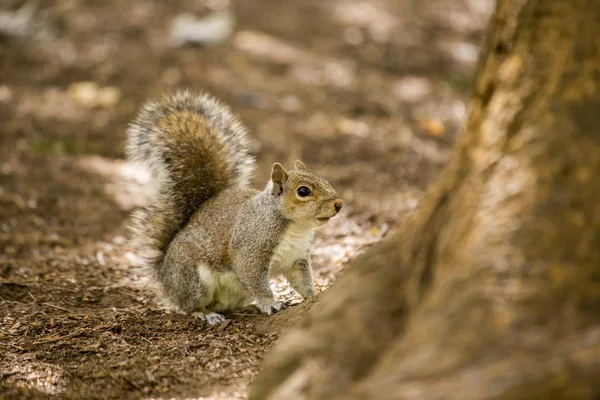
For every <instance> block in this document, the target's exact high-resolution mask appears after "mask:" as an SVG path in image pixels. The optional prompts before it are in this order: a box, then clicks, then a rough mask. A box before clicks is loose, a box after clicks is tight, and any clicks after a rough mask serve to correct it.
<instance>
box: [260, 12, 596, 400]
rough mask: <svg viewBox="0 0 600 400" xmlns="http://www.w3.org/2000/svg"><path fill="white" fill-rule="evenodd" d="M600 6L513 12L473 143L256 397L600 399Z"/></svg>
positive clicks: (494, 46)
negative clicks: (412, 216) (410, 218)
mask: <svg viewBox="0 0 600 400" xmlns="http://www.w3.org/2000/svg"><path fill="white" fill-rule="evenodd" d="M599 89H600V2H595V1H585V0H499V1H498V4H497V7H496V13H495V16H494V18H493V20H492V22H491V27H490V32H489V35H488V39H487V43H486V51H485V54H484V55H483V57H482V62H481V65H480V68H479V71H478V77H477V81H476V86H475V93H474V96H473V99H472V103H471V108H470V113H469V117H468V120H467V125H466V129H465V133H464V134H463V136H462V137H461V139H460V142H459V143H458V144H457V147H456V149H455V152H454V155H453V158H452V160H451V162H450V164H449V166H448V168H447V169H446V170H445V171H444V174H443V177H442V179H440V181H439V182H438V183H437V184H436V185H434V187H432V188H431V190H430V191H429V192H428V194H427V196H426V198H425V200H424V202H423V204H422V206H421V209H420V211H419V212H418V213H417V214H416V215H415V217H414V218H412V220H411V221H410V222H409V223H407V224H406V225H405V226H404V227H403V228H402V229H401V230H400V231H399V232H397V233H396V234H395V235H394V236H393V237H392V238H390V239H389V240H387V241H386V242H384V243H381V244H380V245H378V246H376V247H374V248H373V249H372V250H371V251H369V252H367V253H366V254H364V255H363V256H361V257H359V258H357V259H356V260H355V261H354V262H353V263H352V265H350V266H349V267H348V268H347V273H346V274H344V276H342V277H341V279H340V280H339V281H338V282H337V284H336V285H334V287H333V288H332V289H330V290H329V291H327V292H326V293H325V294H324V295H323V296H322V297H321V298H320V299H319V301H318V304H317V305H316V306H315V307H313V309H312V310H311V312H310V313H309V315H308V317H307V318H306V319H305V320H304V321H303V323H301V324H300V325H299V326H298V327H297V328H296V329H295V330H294V331H292V332H291V333H290V334H288V335H287V336H285V337H284V338H283V339H282V341H281V342H280V343H279V345H278V346H277V348H276V349H275V351H274V353H273V354H271V356H270V357H269V358H268V359H267V361H266V362H265V364H264V368H263V370H262V372H261V373H260V374H259V375H258V376H257V378H256V380H255V382H254V386H253V388H252V392H251V398H252V399H279V398H287V399H304V398H306V399H334V398H335V399H338V398H346V399H401V398H423V399H436V398H444V399H488V398H502V399H516V398H528V399H533V398H594V397H595V398H598V396H599V395H600V92H599Z"/></svg>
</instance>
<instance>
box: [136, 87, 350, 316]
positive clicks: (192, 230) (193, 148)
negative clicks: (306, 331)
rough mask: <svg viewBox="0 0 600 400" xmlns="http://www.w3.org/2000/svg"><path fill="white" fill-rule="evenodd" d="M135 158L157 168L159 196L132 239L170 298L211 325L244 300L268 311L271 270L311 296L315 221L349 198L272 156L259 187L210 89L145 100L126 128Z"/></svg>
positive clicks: (141, 213) (235, 129)
mask: <svg viewBox="0 0 600 400" xmlns="http://www.w3.org/2000/svg"><path fill="white" fill-rule="evenodd" d="M126 153H127V157H128V159H129V160H131V161H134V162H138V163H142V164H144V165H145V166H146V167H147V168H149V170H150V172H151V173H152V179H153V184H154V188H155V195H154V198H153V199H152V201H151V202H150V204H149V205H147V206H145V207H143V208H141V209H140V210H138V211H136V212H135V213H134V215H133V225H132V228H133V233H134V241H135V243H136V245H137V246H138V247H139V249H140V256H141V257H142V260H143V264H144V266H146V267H149V269H150V271H151V272H152V275H153V277H154V280H155V281H156V282H157V283H158V284H159V285H158V286H159V287H160V288H161V289H162V290H161V291H162V293H163V295H164V297H166V299H167V300H169V301H170V303H171V304H172V305H173V306H174V307H175V308H176V309H177V310H178V311H180V312H182V313H184V314H188V315H195V316H197V317H199V318H202V319H203V320H205V321H207V322H208V323H209V324H216V323H219V322H221V321H222V320H224V317H223V315H221V314H219V312H226V311H231V310H235V309H238V308H243V307H246V306H248V305H249V304H250V303H252V301H255V304H256V306H257V307H258V309H259V310H260V311H261V312H263V313H265V314H272V313H273V312H276V311H278V310H280V309H281V308H282V307H283V306H284V305H283V304H282V302H280V301H276V300H275V298H274V297H273V291H272V289H271V286H270V282H269V279H270V276H272V275H274V274H283V275H284V277H286V279H287V280H288V281H289V283H290V285H291V286H292V288H293V289H294V290H296V291H297V292H298V293H299V294H300V295H302V296H303V297H304V298H307V297H310V296H312V295H313V294H314V290H315V289H314V283H313V274H312V267H311V261H310V248H311V244H312V239H313V231H314V228H316V227H318V226H321V225H323V224H325V223H326V222H327V221H328V220H329V219H330V218H331V217H333V216H335V215H336V214H338V212H339V211H340V209H341V208H342V207H343V205H344V202H343V200H342V199H341V198H340V197H339V196H338V195H337V193H336V191H335V190H334V189H333V187H332V186H331V184H330V183H329V182H328V181H326V180H325V179H323V178H321V177H320V176H318V175H316V174H315V173H313V172H311V171H309V170H308V169H307V168H306V166H305V165H304V164H303V163H302V162H301V161H296V162H295V168H294V169H293V170H289V171H287V170H286V169H285V168H284V167H283V166H282V165H281V164H279V163H275V164H274V165H273V169H272V172H271V178H270V180H269V181H268V182H267V184H266V186H265V188H264V189H263V190H262V191H259V190H256V189H252V188H249V187H248V186H249V180H250V177H251V174H252V173H253V170H254V167H255V161H254V158H253V157H252V156H251V154H250V151H249V145H248V138H247V131H246V128H245V127H244V126H243V125H242V124H241V123H240V122H239V121H238V119H237V117H236V116H234V115H233V114H232V112H231V111H230V109H229V108H228V107H227V106H226V105H224V104H223V103H221V102H220V101H219V100H217V99H215V98H214V97H212V96H211V95H209V94H207V93H199V94H194V93H192V92H190V91H181V92H177V93H175V94H174V95H171V96H166V97H165V98H163V99H162V100H161V101H158V102H155V101H149V102H147V103H146V104H145V105H144V106H143V107H142V109H141V111H140V112H139V115H138V116H137V118H136V119H135V120H134V122H133V123H132V124H131V125H130V127H129V129H128V131H127V145H126Z"/></svg>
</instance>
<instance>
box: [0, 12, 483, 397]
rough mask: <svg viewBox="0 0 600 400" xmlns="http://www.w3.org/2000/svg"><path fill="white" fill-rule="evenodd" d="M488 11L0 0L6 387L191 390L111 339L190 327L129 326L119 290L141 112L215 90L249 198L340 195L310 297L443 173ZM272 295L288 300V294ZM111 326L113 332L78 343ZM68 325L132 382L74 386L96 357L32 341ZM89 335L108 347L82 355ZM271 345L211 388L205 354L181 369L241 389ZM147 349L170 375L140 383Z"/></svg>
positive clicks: (137, 303) (127, 300)
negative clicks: (243, 154)
mask: <svg viewBox="0 0 600 400" xmlns="http://www.w3.org/2000/svg"><path fill="white" fill-rule="evenodd" d="M492 11H493V1H491V0H362V1H361V0H329V1H319V0H293V1H292V0H289V1H282V0H264V1H260V2H259V1H253V0H236V1H231V0H196V1H190V0H186V1H184V0H168V1H167V0H165V1H158V0H157V1H151V0H130V1H117V0H102V1H101V0H56V1H51V0H37V1H28V2H24V1H17V0H0V279H2V281H0V282H3V284H2V285H0V301H1V302H0V322H1V323H2V325H0V328H1V329H0V344H2V343H3V344H4V346H5V349H9V350H10V352H9V353H4V355H0V366H1V367H2V368H3V370H4V372H5V373H6V372H9V373H10V374H9V375H7V376H9V378H6V379H4V381H3V382H0V383H2V384H5V385H9V386H10V387H16V386H15V385H17V383H18V384H19V385H21V386H23V387H35V388H37V389H36V390H46V389H43V388H44V387H45V388H47V390H48V391H49V392H52V391H53V390H54V391H56V392H60V391H62V390H65V387H70V386H69V384H67V383H66V382H68V381H77V382H79V383H77V384H76V385H75V388H79V389H77V390H84V389H83V388H86V390H93V387H94V385H96V387H101V386H102V385H105V384H106V382H107V381H110V382H113V383H114V381H115V379H116V380H117V383H120V384H124V385H125V386H126V387H128V388H130V389H131V390H134V391H139V392H144V393H146V392H154V391H157V392H160V390H161V389H160V388H161V387H166V388H171V389H172V388H173V385H176V384H179V385H182V387H183V386H185V387H187V388H189V387H190V385H192V383H190V382H195V383H194V384H195V385H200V383H202V381H201V380H200V381H198V380H194V379H192V378H193V377H194V376H195V375H192V376H191V377H190V380H189V381H186V379H185V378H174V377H173V376H174V375H177V374H175V373H174V372H173V371H175V370H176V369H173V368H175V367H174V365H176V363H177V362H178V361H177V360H179V359H181V357H182V355H181V354H180V352H178V351H176V350H173V346H171V347H169V346H170V345H169V343H170V342H166V343H165V344H164V345H161V346H162V347H160V346H159V347H156V346H157V345H156V343H154V346H155V347H152V345H153V344H152V343H150V344H148V343H146V341H144V340H141V339H139V336H140V335H138V334H134V333H135V332H134V333H132V336H131V337H128V338H127V339H126V340H125V342H126V344H123V343H122V341H121V340H120V339H118V338H117V339H115V337H116V336H115V335H117V336H118V334H120V333H119V332H121V328H123V331H124V332H125V331H127V329H126V328H124V326H126V325H127V324H132V323H133V322H135V324H139V326H140V327H139V329H140V332H145V333H144V335H145V336H144V335H142V336H143V337H145V338H147V337H153V335H154V334H155V333H156V332H159V333H160V332H163V330H164V329H167V330H168V329H171V328H165V326H166V324H167V322H168V321H170V322H171V323H172V325H171V326H172V329H174V330H176V331H177V334H173V333H172V332H171V331H169V332H171V334H169V335H170V336H169V337H170V338H172V339H170V340H173V341H174V343H181V341H182V340H184V341H185V340H190V336H189V335H190V332H189V331H190V329H189V326H188V325H189V322H186V321H185V320H173V319H172V318H173V317H172V316H168V315H165V314H164V313H163V314H161V313H160V312H159V311H156V315H153V317H152V318H150V319H149V318H146V317H141V316H140V315H138V314H139V310H145V309H147V308H148V304H149V302H150V303H151V300H149V299H151V297H149V296H147V295H146V293H145V292H140V291H138V290H137V289H135V288H134V287H132V286H131V285H130V284H129V283H127V284H124V283H123V282H124V281H125V282H131V281H135V280H136V279H137V278H136V276H135V275H134V274H133V273H132V272H131V271H130V269H129V267H130V266H131V265H132V264H133V256H132V253H131V252H132V249H129V248H128V247H127V244H126V236H127V234H126V224H127V218H128V215H129V212H130V211H131V210H132V208H133V207H135V206H136V205H138V204H140V202H141V201H143V197H144V186H143V183H144V182H143V178H142V177H140V176H139V174H138V173H137V172H136V171H135V170H134V169H132V168H130V166H128V165H127V164H126V163H125V162H124V161H123V157H124V153H123V144H124V138H125V131H126V129H127V125H128V123H129V121H130V120H131V119H132V118H133V116H134V114H135V112H136V110H137V108H138V107H139V106H140V104H141V103H142V102H143V101H145V100H146V99H150V98H153V99H156V98H158V97H160V96H161V95H163V94H165V93H168V92H172V91H175V90H177V89H180V88H190V89H194V90H206V91H209V92H211V93H213V94H214V95H216V96H217V97H219V98H221V99H222V100H224V101H225V102H226V103H228V104H229V105H230V106H231V107H232V109H233V110H234V111H235V112H236V113H238V114H239V115H240V116H241V118H242V120H243V121H244V123H245V124H246V125H247V126H248V127H249V129H250V130H251V133H252V137H253V138H254V142H253V151H254V152H255V154H256V156H257V158H258V165H259V168H258V171H257V174H256V179H255V182H256V185H261V186H262V185H263V184H264V182H266V179H267V177H268V173H269V170H270V167H271V165H272V163H273V162H275V161H278V162H282V163H283V164H284V165H285V166H286V167H291V165H292V162H293V160H295V159H301V160H303V161H304V162H305V163H306V164H307V165H308V166H309V168H311V169H313V170H315V171H317V172H318V173H320V174H322V175H323V176H325V177H326V178H328V179H329V180H330V181H331V182H332V183H333V184H334V186H335V187H336V188H337V189H338V192H339V193H340V194H341V196H342V197H343V198H344V200H345V202H346V204H347V206H346V207H345V211H344V215H343V216H342V218H338V219H336V220H335V221H332V223H331V224H329V225H327V226H326V227H324V228H323V229H322V232H321V235H320V237H319V239H318V241H317V249H316V250H315V268H316V269H317V274H316V276H317V279H318V286H319V288H320V290H322V289H323V288H325V287H327V286H328V285H329V284H331V282H332V281H333V280H334V279H335V274H336V273H337V272H338V271H339V270H341V269H342V268H343V265H344V262H345V261H347V260H348V259H349V258H351V257H352V256H353V255H354V254H356V252H357V251H360V249H362V248H364V247H365V246H369V245H370V244H372V243H374V242H376V241H377V240H379V239H380V238H381V237H383V236H384V235H385V234H386V233H387V232H389V230H390V229H393V227H394V225H396V224H397V223H398V221H399V220H400V219H401V218H403V217H404V216H406V215H408V214H409V213H410V212H411V211H413V210H414V209H415V208H416V207H417V206H418V204H419V199H420V197H421V194H422V193H423V190H424V189H425V188H426V187H427V185H428V184H429V183H430V182H431V181H432V180H433V179H435V176H436V174H437V173H438V172H439V171H440V169H441V168H442V167H443V166H444V164H445V162H446V160H447V159H448V156H449V154H450V152H451V150H452V146H453V144H454V142H455V140H456V138H457V136H458V135H459V134H460V131H461V129H462V126H463V122H464V119H465V116H466V113H467V108H468V99H469V89H470V87H471V82H472V78H473V76H474V71H475V68H476V65H477V60H478V56H479V50H480V46H481V44H482V39H483V36H484V32H485V29H486V27H487V22H488V19H489V17H490V15H491V12H492ZM282 285H283V284H282ZM279 294H280V295H282V296H286V295H289V296H292V297H293V294H289V289H287V288H286V287H285V286H282V287H281V288H280V290H279ZM40 304H51V305H53V306H54V307H51V306H47V307H46V308H44V309H42V310H41V311H40V310H39V306H40ZM36 305H37V306H36ZM32 307H35V308H36V309H37V310H38V311H39V312H41V314H36V313H32ZM61 309H62V310H63V311H61ZM64 310H67V311H64ZM115 310H116V311H115ZM119 310H121V311H119ZM132 310H134V311H135V312H134V311H132ZM136 310H137V311H136ZM152 312H154V311H152ZM65 313H67V314H65ZM69 313H70V314H73V313H75V314H78V315H79V314H82V313H83V314H84V315H88V319H87V320H81V319H80V320H77V319H69V318H67V317H68V314H69ZM86 313H87V314H86ZM136 313H138V314H136ZM2 315H5V317H2ZM2 318H4V319H3V320H2ZM120 318H121V319H120ZM51 321H54V322H53V323H51ZM114 321H120V322H118V324H119V325H118V326H121V328H114V329H116V330H118V331H119V332H114V331H113V330H110V332H108V333H107V332H104V331H103V330H98V331H94V332H96V333H94V334H91V333H89V331H91V330H93V326H103V325H106V324H113V323H117V322H114ZM236 323H237V322H236V321H235V320H234V326H235V324H236ZM244 323H245V322H244ZM110 326H112V325H110ZM246 328H247V329H249V330H252V329H254V325H252V326H251V327H246ZM77 329H83V330H84V331H85V332H87V334H81V335H79V336H80V337H81V338H80V340H82V343H81V345H80V346H79V345H77V344H76V345H74V346H75V348H78V349H79V350H81V348H84V349H88V351H90V352H92V353H94V354H95V353H100V354H102V353H103V351H104V356H105V357H106V359H107V360H109V361H110V360H113V361H114V360H115V359H119V357H121V358H122V355H123V354H126V353H127V352H128V351H129V352H131V353H130V357H131V360H132V363H131V365H130V366H124V367H123V368H125V369H127V368H130V370H129V371H130V373H129V374H125V375H124V376H125V378H122V377H121V375H118V377H117V378H115V376H113V375H111V374H108V375H106V376H104V377H102V376H100V377H96V378H94V379H91V380H90V381H88V383H87V384H89V385H90V386H85V385H87V384H84V383H82V381H81V379H77V377H78V375H77V374H78V373H81V374H83V375H82V376H85V377H88V378H89V377H90V376H96V375H97V374H96V375H94V374H92V375H90V374H87V375H86V373H87V372H85V371H86V370H85V366H86V365H88V364H86V363H92V361H93V362H94V363H97V362H98V359H96V358H94V357H91V358H90V356H89V354H88V353H86V351H84V352H80V351H79V350H77V351H75V350H73V349H70V350H64V351H63V352H62V353H61V352H60V351H59V352H55V351H50V348H49V347H48V346H53V345H59V344H61V343H62V342H61V341H59V340H58V339H57V340H56V341H54V342H42V343H39V344H36V343H37V342H36V340H38V341H39V340H40V339H39V337H40V335H41V336H44V335H54V337H58V338H61V337H63V336H64V335H68V334H69V332H77ZM111 329H113V328H111ZM136 332H137V331H136ZM152 332H154V333H152ZM228 332H229V330H227V331H223V332H221V334H220V335H221V337H222V339H223V340H224V343H227V340H229V339H227V338H230V339H231V335H234V333H231V332H229V333H228ZM252 332H253V333H252V334H253V335H258V336H257V337H263V336H261V335H263V334H264V332H263V333H261V332H260V327H258V328H256V330H255V331H252ZM138 333H139V332H138ZM156 335H158V334H157V333H156ZM177 335H179V336H177ZM227 335H229V336H227ZM113 336H115V337H113ZM159 336H160V335H159ZM99 337H100V338H103V340H104V341H103V342H102V343H104V344H102V345H98V347H97V348H95V349H94V348H93V347H89V346H95V345H97V343H98V340H99V339H98V338H99ZM120 337H121V338H122V337H123V336H120ZM265 337H266V338H263V339H260V340H264V343H263V345H262V347H261V349H256V348H253V347H251V346H250V345H248V346H250V347H244V349H245V352H244V353H243V354H246V356H247V357H246V356H245V357H246V358H247V359H244V360H246V361H243V362H242V364H241V365H242V366H245V367H246V369H242V370H239V371H238V370H237V369H236V368H239V365H238V364H236V362H237V361H239V360H240V359H241V358H240V356H239V354H238V356H237V358H235V357H234V358H233V359H232V360H231V363H230V364H231V365H229V364H227V365H229V366H227V367H223V366H221V367H220V368H221V370H222V371H226V373H225V372H219V368H215V371H216V372H215V371H213V372H212V373H213V375H214V376H213V375H210V373H209V371H211V370H210V368H209V367H207V365H209V366H210V363H208V364H207V363H206V358H205V357H204V356H205V354H204V353H198V354H196V355H194V354H192V355H190V354H184V355H183V357H196V358H195V360H196V361H189V363H190V365H196V369H195V370H194V371H195V372H194V374H196V373H197V374H200V373H202V374H204V375H203V376H206V375H207V374H208V376H212V377H213V378H212V379H213V381H211V385H213V386H214V385H217V386H218V384H224V383H228V382H229V381H228V379H229V380H231V379H234V378H235V377H236V376H237V375H240V374H241V375H243V376H246V378H245V379H246V381H244V382H247V377H249V376H251V375H252V374H253V373H254V371H255V369H256V365H257V363H258V360H260V359H261V358H262V356H263V354H264V352H265V351H266V349H268V348H269V346H270V343H271V341H272V339H273V338H272V337H271V336H268V335H267V336H265ZM36 338H37V339H36ZM113 339H114V343H115V344H114V345H110V343H113V341H112V340H113ZM203 340H205V339H203ZM206 340H209V339H206ZM210 340H212V339H210ZM231 340H232V343H233V342H235V341H236V340H238V341H239V338H238V339H231ZM257 340H258V339H255V340H254V341H255V342H256V341H257ZM260 340H258V343H261V342H260ZM177 341H179V342H177ZM72 343H73V342H69V344H68V345H67V347H69V348H70V347H71V346H73V344H72ZM127 345H129V346H130V347H127ZM44 346H45V347H44ZM77 346H79V347H77ZM103 346H104V347H103ZM131 346H135V350H133V347H131ZM143 346H150V347H146V348H144V347H143ZM234 347H235V346H234ZM242 347H243V346H242ZM259 347H260V346H259ZM235 348H237V347H235ZM5 349H3V350H5ZM90 349H91V350H90ZM157 349H159V350H160V351H158V350H157ZM168 349H171V350H168ZM251 349H254V350H251ZM71 350H72V351H71ZM161 351H162V352H161ZM198 351H200V350H198ZM224 351H225V350H224ZM231 351H233V350H229V353H228V352H225V353H224V354H229V355H231V354H233V353H231ZM236 351H237V350H236ZM65 352H66V353H65ZM124 352H125V353H124ZM148 352H150V353H151V354H153V355H154V356H157V355H160V362H162V363H164V364H165V365H167V366H168V368H166V369H154V370H152V369H148V368H150V367H152V366H155V365H156V363H154V361H152V360H151V359H150V358H148V357H147V353H148ZM0 353H2V352H1V351H0ZM30 353H32V354H34V355H35V357H37V359H38V361H40V360H41V361H40V362H42V361H43V362H44V363H46V364H48V365H55V366H56V367H52V368H50V367H44V368H46V369H44V368H41V367H40V368H41V369H40V368H38V367H36V368H38V369H35V368H34V367H32V365H34V364H32V361H31V359H29V361H27V362H24V361H23V360H22V358H23V356H24V355H27V354H30ZM50 353H52V354H53V355H50ZM230 353H231V354H230ZM211 354H212V353H211ZM236 354H237V353H236ZM111 357H113V358H111ZM223 357H224V356H223ZM19 360H21V361H19ZM201 360H202V362H200V361H201ZM236 360H237V361H236ZM171 362H172V364H170V363H171ZM244 362H246V364H244ZM19 363H20V364H19ZM194 363H196V364H194ZM109 364H110V363H109ZM15 365H21V367H19V368H21V369H19V368H16V367H15ZM36 365H37V364H36ZM92 365H96V364H93V363H92V364H89V368H90V371H96V368H97V367H95V366H92ZM223 365H225V364H223ZM236 365H238V366H237V367H236ZM140 366H141V367H140ZM15 368H16V369H15ZM27 368H29V369H27ZM31 368H34V369H33V370H34V371H37V372H36V373H37V374H38V375H35V374H34V375H35V376H37V377H36V378H35V380H36V382H38V381H39V382H46V384H41V383H39V382H38V383H36V384H35V385H33V384H31V385H29V384H28V382H29V383H31V382H33V381H34V378H31V379H29V380H28V378H25V376H26V374H25V375H24V372H22V371H24V370H28V371H29V372H30V375H28V376H32V375H31ZM48 368H50V369H49V371H50V372H47V373H43V372H40V371H48ZM81 368H83V370H81ZM98 368H99V367H98ZM15 371H17V372H15ZM60 371H62V372H61V373H59V372H60ZM75 371H84V372H75ZM144 371H151V372H150V375H147V374H146V373H145V372H144ZM160 371H162V372H160ZM165 371H166V372H165ZM13 372H14V373H13ZM88 372H89V371H88ZM138 373H139V374H142V375H139V376H138V375H137V374H138ZM160 373H164V377H163V378H164V381H163V380H161V379H163V378H161V377H160ZM180 373H181V374H184V373H183V372H180ZM44 374H45V375H44ZM69 374H70V375H69ZM236 374H237V375H236ZM0 376H2V375H1V374H0ZM67 376H70V378H67ZM61 377H62V378H61ZM79 378H81V376H79ZM151 378H152V379H151ZM0 380H2V378H0ZM48 382H49V383H48ZM52 382H54V383H52ZM61 382H62V383H61ZM123 382H125V383H123ZM161 382H162V383H161ZM165 382H166V383H165ZM182 382H183V383H182ZM163 384H164V385H163ZM19 385H17V386H19ZM28 385H29V386H28ZM32 385H33V386H32ZM36 385H37V386H36ZM61 385H62V386H61ZM77 385H80V386H77ZM81 385H83V386H81ZM161 385H163V386H161ZM186 385H187V386H186ZM200 386H201V385H200ZM204 386H206V385H204ZM209 386H210V385H209ZM241 387H242V389H240V390H241V391H242V392H243V387H245V386H244V385H242V386H241ZM48 388H50V389H48ZM90 388H92V389H90ZM73 390H76V389H73ZM115 390H117V389H115ZM119 390H122V388H121V389H119ZM182 390H183V389H182ZM73 393H75V392H73ZM229 395H231V393H229ZM229 395H228V396H229ZM73 396H75V395H73ZM231 396H233V395H231ZM242 397H243V395H242ZM227 398H229V397H227Z"/></svg>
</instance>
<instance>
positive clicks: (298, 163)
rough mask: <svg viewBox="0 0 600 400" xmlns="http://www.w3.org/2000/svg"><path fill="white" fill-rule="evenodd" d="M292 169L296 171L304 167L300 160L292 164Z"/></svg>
mask: <svg viewBox="0 0 600 400" xmlns="http://www.w3.org/2000/svg"><path fill="white" fill-rule="evenodd" d="M294 167H295V168H296V169H306V165H304V163H303V162H302V161H300V160H296V162H295V163H294Z"/></svg>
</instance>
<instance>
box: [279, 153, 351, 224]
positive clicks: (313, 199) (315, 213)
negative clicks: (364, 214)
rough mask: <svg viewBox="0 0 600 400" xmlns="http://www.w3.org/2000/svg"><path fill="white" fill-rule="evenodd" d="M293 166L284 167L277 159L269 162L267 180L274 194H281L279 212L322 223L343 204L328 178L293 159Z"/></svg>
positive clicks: (304, 220) (286, 215)
mask: <svg viewBox="0 0 600 400" xmlns="http://www.w3.org/2000/svg"><path fill="white" fill-rule="evenodd" d="M294 166H295V169H293V170H290V171H286V170H285V168H283V166H282V165H281V164H279V163H276V164H274V165H273V170H272V171H271V183H272V190H273V195H274V196H279V197H281V212H282V213H283V216H284V217H285V218H288V219H290V220H292V221H296V222H306V223H308V224H312V225H313V226H321V225H324V224H325V223H326V222H327V221H329V218H331V217H334V216H335V215H337V213H339V212H340V210H341V209H342V207H343V206H344V201H343V200H342V199H341V198H340V197H339V196H338V194H337V193H336V191H335V189H334V188H333V187H332V186H331V184H330V183H329V182H327V181H326V180H325V179H323V178H321V177H320V176H318V175H316V174H314V173H312V172H310V171H309V170H308V169H306V165H304V163H303V162H302V161H296V162H295V164H294Z"/></svg>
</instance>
